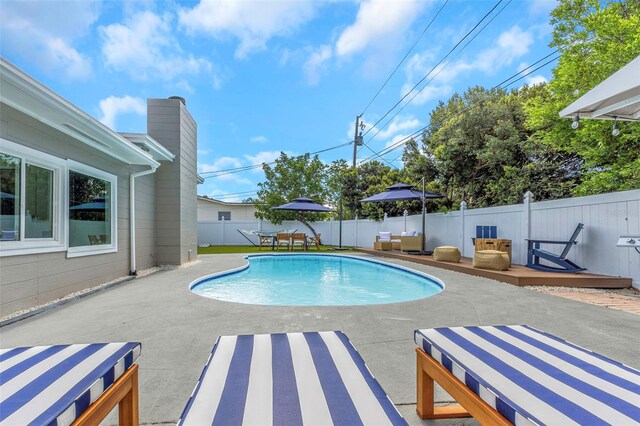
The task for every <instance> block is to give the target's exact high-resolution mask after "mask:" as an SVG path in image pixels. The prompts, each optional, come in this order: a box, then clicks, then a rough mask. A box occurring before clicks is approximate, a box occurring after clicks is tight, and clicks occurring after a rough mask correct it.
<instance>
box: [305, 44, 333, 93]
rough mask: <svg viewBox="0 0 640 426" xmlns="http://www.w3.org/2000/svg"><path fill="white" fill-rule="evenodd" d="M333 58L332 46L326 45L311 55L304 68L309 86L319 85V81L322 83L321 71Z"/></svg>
mask: <svg viewBox="0 0 640 426" xmlns="http://www.w3.org/2000/svg"><path fill="white" fill-rule="evenodd" d="M331 56H332V50H331V46H329V45H326V44H323V45H322V46H320V47H319V48H318V49H316V50H314V51H313V52H312V53H311V55H310V56H309V59H307V61H306V62H305V63H304V65H303V67H302V69H303V70H304V73H305V76H306V77H307V82H308V83H309V84H311V85H315V84H318V81H320V70H321V69H322V68H324V67H325V66H326V65H325V64H326V62H327V61H328V60H329V59H331Z"/></svg>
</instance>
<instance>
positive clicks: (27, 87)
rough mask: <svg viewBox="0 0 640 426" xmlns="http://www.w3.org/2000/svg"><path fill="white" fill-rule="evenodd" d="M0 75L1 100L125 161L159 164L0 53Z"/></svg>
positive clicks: (156, 165)
mask: <svg viewBox="0 0 640 426" xmlns="http://www.w3.org/2000/svg"><path fill="white" fill-rule="evenodd" d="M0 77H1V78H0V83H1V86H0V101H1V102H2V103H4V104H6V105H8V106H10V107H12V108H15V109H16V110H18V111H20V112H22V113H24V114H26V115H28V116H30V117H32V118H34V119H35V120H37V121H39V122H41V123H43V124H45V125H47V126H49V127H51V128H54V129H56V130H58V131H60V132H62V133H64V134H66V135H68V136H70V137H72V138H74V139H76V140H78V141H80V142H82V143H84V144H86V145H89V146H91V147H92V148H94V149H96V150H98V151H101V152H104V153H105V154H107V155H109V156H110V157H113V158H116V159H118V160H120V161H122V162H124V163H126V164H131V165H148V166H153V167H159V166H160V163H158V162H157V161H155V160H154V159H153V158H152V157H151V155H149V154H147V153H146V152H144V151H142V150H141V149H140V148H138V147H137V146H135V145H134V144H133V143H131V142H129V141H128V140H126V139H125V138H123V137H122V136H120V135H119V134H118V133H117V132H115V131H113V130H111V129H110V128H108V127H107V126H105V125H104V124H102V123H100V122H99V121H98V120H96V119H95V118H93V117H91V116H90V115H88V114H86V113H85V112H83V111H82V110H81V109H79V108H78V107H76V106H75V105H73V104H72V103H71V102H69V101H67V100H66V99H64V98H63V97H61V96H60V95H58V94H56V93H55V92H53V91H52V90H51V89H49V88H47V87H46V86H44V85H43V84H42V83H40V82H38V81H37V80H35V79H33V78H32V77H30V76H29V75H27V74H25V73H24V72H23V71H21V70H20V69H19V68H17V67H16V66H15V65H13V64H11V63H10V62H8V61H7V60H5V59H4V58H1V57H0Z"/></svg>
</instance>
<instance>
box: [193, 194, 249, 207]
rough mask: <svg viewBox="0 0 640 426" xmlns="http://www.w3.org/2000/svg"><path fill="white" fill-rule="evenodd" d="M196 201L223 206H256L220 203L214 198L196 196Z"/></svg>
mask: <svg viewBox="0 0 640 426" xmlns="http://www.w3.org/2000/svg"><path fill="white" fill-rule="evenodd" d="M198 200H202V201H208V202H210V203H213V204H222V205H225V206H255V205H256V203H233V202H227V201H221V200H216V199H214V198H207V197H202V196H200V195H198Z"/></svg>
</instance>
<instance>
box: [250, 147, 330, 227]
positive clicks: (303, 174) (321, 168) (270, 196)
mask: <svg viewBox="0 0 640 426" xmlns="http://www.w3.org/2000/svg"><path fill="white" fill-rule="evenodd" d="M262 169H263V170H264V174H265V181H264V182H261V183H259V184H258V188H259V189H258V192H257V195H256V198H257V199H256V200H255V201H256V202H257V204H256V213H255V216H256V217H257V218H258V219H264V220H268V221H270V222H272V223H275V224H280V223H282V221H284V220H299V221H301V222H302V223H303V224H304V225H305V226H307V227H308V228H309V229H310V230H311V232H312V233H313V234H314V235H316V232H315V230H314V229H313V228H312V227H311V226H310V225H309V221H314V220H322V219H326V218H327V217H328V215H329V214H330V213H309V212H306V213H305V212H294V211H283V210H273V208H274V207H276V206H279V205H281V204H285V203H287V202H289V201H291V200H293V199H294V198H299V197H307V198H311V199H313V200H314V201H315V202H317V203H319V204H325V203H327V202H328V201H330V200H331V199H332V197H331V191H330V188H329V186H328V185H327V184H326V183H327V166H325V164H324V163H323V162H322V161H320V159H319V158H318V156H317V155H316V156H314V157H313V158H311V156H310V155H309V154H305V155H301V156H297V157H290V156H288V155H287V154H285V153H284V152H281V153H280V157H279V158H277V159H276V160H275V164H274V165H273V167H272V166H270V165H268V164H264V165H263V166H262Z"/></svg>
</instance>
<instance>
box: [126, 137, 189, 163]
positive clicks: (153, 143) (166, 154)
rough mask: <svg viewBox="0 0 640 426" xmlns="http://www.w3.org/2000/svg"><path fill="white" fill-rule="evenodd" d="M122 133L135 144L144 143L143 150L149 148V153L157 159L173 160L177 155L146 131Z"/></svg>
mask: <svg viewBox="0 0 640 426" xmlns="http://www.w3.org/2000/svg"><path fill="white" fill-rule="evenodd" d="M120 135H121V136H122V137H123V138H125V139H127V140H128V141H130V142H132V143H133V144H135V145H138V144H140V145H143V146H144V148H143V150H145V149H146V150H148V153H149V154H150V155H151V157H153V159H154V160H157V161H173V159H174V158H175V157H176V156H175V155H174V154H173V153H172V152H171V151H169V150H168V149H167V148H165V147H164V146H163V145H162V144H161V143H160V142H158V141H157V140H155V139H154V138H152V137H151V136H149V135H147V134H146V133H123V132H120Z"/></svg>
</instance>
